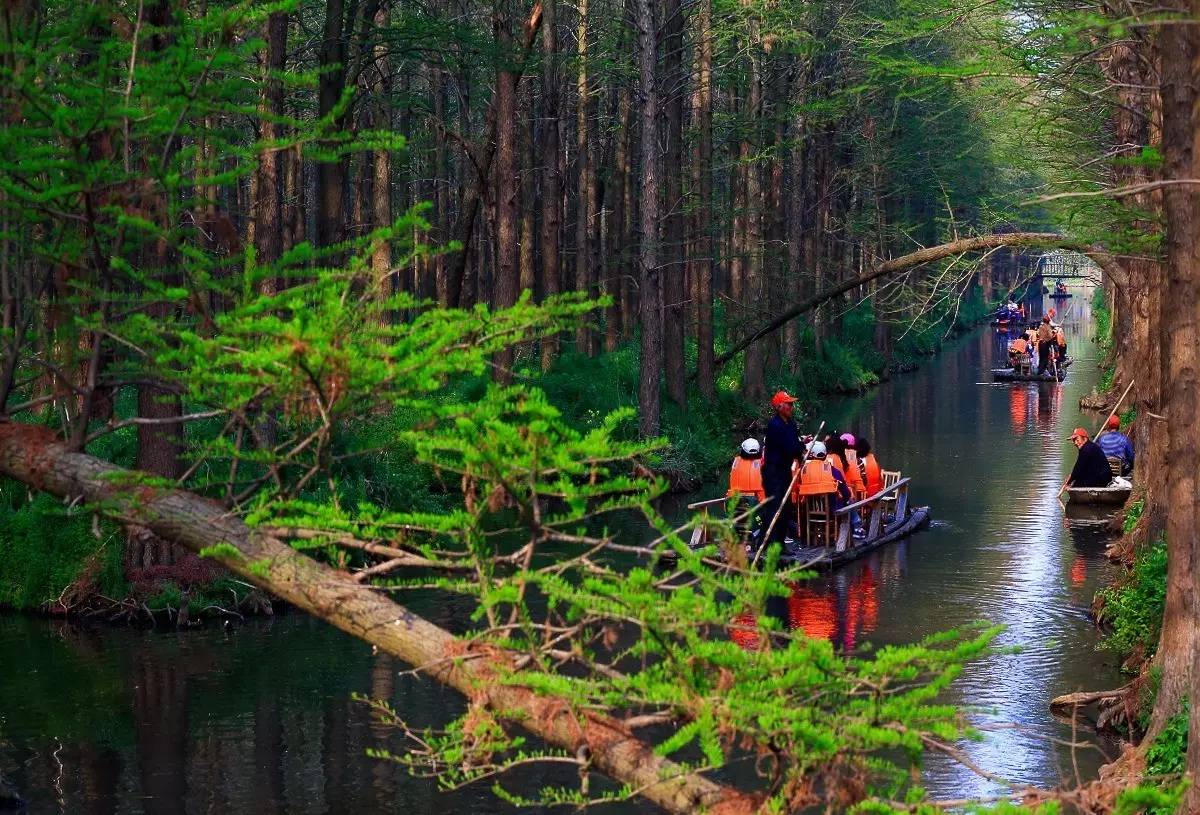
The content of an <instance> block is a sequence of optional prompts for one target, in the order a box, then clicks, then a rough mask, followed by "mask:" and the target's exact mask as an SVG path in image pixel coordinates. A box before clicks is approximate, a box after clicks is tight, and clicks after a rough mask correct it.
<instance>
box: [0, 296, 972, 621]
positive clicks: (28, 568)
mask: <svg viewBox="0 0 1200 815" xmlns="http://www.w3.org/2000/svg"><path fill="white" fill-rule="evenodd" d="M990 313H991V312H990V309H989V308H988V307H987V306H986V305H985V304H984V303H983V301H982V299H981V298H980V297H979V295H978V292H976V294H975V295H974V296H972V297H971V298H970V299H968V300H967V301H966V302H964V303H962V304H961V305H960V306H959V308H958V309H957V310H956V311H955V312H954V313H952V314H951V313H941V314H938V313H934V314H928V315H924V316H923V317H921V318H920V319H919V321H917V322H916V323H915V324H914V325H913V326H912V330H911V331H909V332H907V333H905V334H904V336H903V338H901V339H899V340H897V341H896V342H895V343H894V345H893V347H892V348H891V349H889V352H888V353H884V352H882V351H880V350H879V349H877V348H876V347H875V346H874V326H875V317H874V315H873V313H872V310H871V308H870V305H869V304H863V305H859V306H858V307H856V308H854V309H851V310H850V311H848V312H847V313H846V314H845V315H844V316H843V320H842V333H841V335H839V336H836V337H830V338H827V339H825V340H824V342H823V343H822V344H821V348H820V350H819V351H818V350H817V349H816V347H815V343H814V340H813V336H812V334H811V331H810V332H808V333H807V334H805V335H804V337H803V338H802V347H803V355H802V360H803V361H802V362H801V363H800V364H799V365H798V366H797V369H796V371H795V373H794V374H791V375H786V376H785V375H784V374H780V375H778V378H777V381H776V379H772V380H771V381H769V382H768V386H769V389H770V390H774V389H776V388H786V389H788V390H789V391H790V392H793V393H795V394H796V395H798V396H799V397H800V399H801V402H800V407H801V409H802V412H803V414H804V415H807V416H810V417H811V416H812V415H814V414H815V413H816V412H818V411H819V410H820V408H821V406H822V404H823V403H824V401H825V400H827V399H829V398H831V397H835V396H842V395H852V394H862V393H865V392H866V391H868V390H869V389H870V388H873V387H876V386H878V385H880V384H881V383H883V382H885V381H887V380H888V379H889V378H890V377H891V376H892V375H894V374H896V373H902V372H907V371H913V370H916V369H917V368H919V367H920V366H921V365H922V364H924V363H925V362H926V361H928V360H929V359H930V358H931V357H933V356H935V355H936V354H937V353H938V352H939V351H940V350H941V348H942V347H943V345H944V343H945V342H946V341H948V340H949V339H951V338H953V337H957V336H959V335H961V334H963V333H965V332H967V331H970V330H972V329H973V328H975V327H977V326H978V325H979V324H980V323H982V322H983V321H984V320H985V319H987V317H988V316H989V315H990ZM688 353H689V358H692V357H694V354H695V347H694V344H693V345H692V346H691V347H690V348H689V349H688ZM742 361H743V360H742V358H740V357H739V358H737V359H736V360H734V361H733V362H731V363H730V364H728V365H727V366H726V368H725V369H724V370H723V371H722V373H721V375H720V376H719V378H718V380H717V393H716V397H715V398H714V399H712V400H702V399H699V398H694V399H691V400H690V401H689V404H690V405H691V407H690V408H689V410H688V411H686V412H685V411H681V410H677V409H674V406H673V405H671V404H670V403H668V404H667V407H666V410H664V413H663V438H664V439H665V442H666V444H665V445H664V447H663V448H662V449H661V451H660V453H659V455H658V458H657V462H656V466H655V467H654V470H655V472H656V473H658V474H659V475H661V476H663V477H665V478H666V479H667V480H668V481H669V483H670V490H671V491H672V492H690V491H693V490H695V489H698V488H699V487H700V486H701V485H702V484H704V483H706V482H709V481H712V480H713V479H719V478H720V477H721V476H722V475H723V474H724V471H725V468H726V467H727V465H728V460H729V458H730V456H731V455H732V454H733V453H732V451H733V447H734V443H733V441H732V440H733V439H734V437H735V436H736V435H738V434H739V433H741V434H752V433H754V432H755V431H756V430H760V429H761V428H760V427H759V425H761V423H762V421H763V420H764V418H765V412H764V410H763V409H762V408H760V407H759V406H756V405H753V404H751V403H750V402H748V401H746V400H745V399H744V398H743V396H742V394H741V391H740V389H739V383H740V381H741V378H742V372H741V370H740V368H741V365H742ZM526 362H527V363H528V364H527V365H525V366H522V360H521V359H518V360H517V362H516V366H515V368H516V371H517V377H518V378H521V379H524V380H525V381H526V382H527V383H529V384H531V385H533V386H536V387H539V388H541V389H542V390H543V391H544V392H545V393H546V394H547V396H548V397H549V399H550V401H551V402H552V403H553V404H554V405H555V406H556V407H557V408H559V409H560V410H561V411H562V412H563V415H564V416H565V418H566V420H567V421H568V422H569V423H570V424H572V425H573V426H575V427H576V429H578V430H581V431H587V430H589V429H591V428H593V427H594V426H596V424H597V423H599V422H601V421H603V420H604V417H605V416H608V415H609V414H611V413H612V412H613V411H616V410H619V409H621V408H630V407H633V408H636V404H637V377H638V368H639V360H638V351H637V346H636V344H635V343H632V342H631V343H626V344H624V345H622V346H621V347H619V348H618V349H617V350H616V351H613V352H607V353H601V354H598V355H596V356H593V357H589V356H586V355H583V354H577V353H573V352H571V351H569V350H566V349H564V352H563V353H562V354H561V356H560V358H559V359H558V360H557V361H556V363H555V365H554V366H553V367H552V368H551V369H550V370H548V371H545V372H542V371H540V370H538V369H537V368H536V360H527V361H526ZM487 384H488V380H487V379H486V378H485V377H482V376H480V377H472V378H467V379H463V380H461V381H459V382H457V383H454V384H453V385H452V386H451V390H452V391H453V396H454V398H459V399H462V398H466V399H470V398H473V397H474V396H476V395H477V394H481V393H482V392H483V391H484V389H486V387H487ZM693 395H694V396H698V395H697V394H693ZM122 408H124V409H126V410H128V411H132V410H133V406H132V405H122V404H121V403H120V402H118V406H117V410H118V414H120V413H121V412H122ZM419 421H420V417H417V416H406V415H402V414H394V415H391V416H388V417H385V418H382V419H380V420H374V421H371V422H367V423H364V424H363V425H362V426H361V427H360V428H359V432H361V433H363V434H366V435H370V436H377V437H378V443H379V444H380V445H381V446H383V447H385V448H387V447H388V446H389V442H388V439H389V437H393V436H398V435H399V433H398V432H397V431H398V430H399V429H400V428H408V427H411V426H413V425H414V424H415V423H417V422H419ZM211 429H212V428H211V427H210V426H208V425H206V424H205V423H204V422H198V423H195V424H193V425H192V426H190V427H189V428H188V442H189V445H192V446H194V447H200V446H201V444H200V441H199V440H200V439H202V438H204V437H205V434H206V432H208V431H211ZM135 446H136V438H135V433H134V430H133V428H129V429H128V430H122V431H117V432H116V433H113V434H111V435H109V436H106V437H104V438H103V439H102V440H101V441H100V442H99V443H98V444H97V447H102V448H103V449H101V450H94V452H96V453H97V454H98V455H101V456H102V457H104V458H105V459H107V460H110V461H115V462H118V463H123V464H125V465H126V466H132V464H133V462H134V458H135ZM407 458H408V459H409V460H410V461H411V451H407ZM341 483H342V484H343V485H346V484H349V485H351V486H350V492H351V496H352V495H353V493H355V492H357V493H358V495H359V497H366V498H370V499H371V500H373V501H379V502H381V503H382V505H384V506H388V505H395V506H405V507H414V508H416V509H419V510H420V509H434V508H436V507H438V506H442V505H446V504H447V499H448V498H449V497H450V496H451V495H452V494H453V492H454V490H455V489H456V485H453V484H447V483H446V482H445V481H444V480H443V479H441V478H440V477H439V475H438V474H437V473H436V472H434V471H433V470H431V469H430V468H428V467H425V466H422V465H419V464H416V463H415V462H412V463H411V466H408V465H406V451H405V450H404V449H403V448H402V447H396V446H395V445H391V449H389V450H388V453H387V455H385V456H383V457H381V458H377V459H372V460H371V461H369V462H368V461H358V462H357V463H356V464H355V465H354V469H353V470H352V471H347V472H344V473H343V474H342V481H341ZM126 534H127V532H126V530H124V529H122V528H121V527H120V526H119V525H117V524H114V523H112V522H109V521H104V520H100V519H99V518H98V517H96V516H93V515H92V514H90V513H87V512H79V511H76V510H75V509H74V508H73V507H71V506H66V505H64V504H63V503H62V502H61V501H58V500H56V499H54V498H52V497H51V496H49V495H46V494H44V493H33V492H30V491H29V490H28V489H27V488H26V487H25V486H23V485H21V484H19V483H17V482H14V481H12V480H10V479H0V611H7V612H27V613H38V614H44V615H48V616H53V617H70V618H74V619H78V620H83V621H87V620H92V621H111V622H118V623H122V622H140V623H144V624H154V625H160V626H161V625H176V626H186V625H191V624H196V623H197V622H198V621H200V620H201V619H204V618H217V619H221V618H240V617H244V616H247V615H269V614H273V613H274V612H275V611H276V610H278V609H279V608H280V607H281V604H280V603H279V602H278V601H273V600H272V599H271V598H270V597H269V596H267V595H266V594H264V593H263V592H262V591H260V590H258V589H256V588H254V587H253V586H251V585H250V584H248V583H246V582H244V581H241V580H238V579H236V578H233V577H231V576H229V575H226V574H224V573H223V571H222V570H220V569H218V568H215V567H213V566H212V565H211V564H210V563H208V562H206V561H205V560H204V559H201V558H197V557H195V556H192V555H185V556H184V557H183V558H182V559H181V560H180V561H179V562H177V563H174V564H170V565H167V566H154V567H150V568H146V569H132V570H127V569H125V568H124V564H123V557H124V553H125V540H124V536H125V535H126Z"/></svg>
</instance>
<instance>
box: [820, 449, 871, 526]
mask: <svg viewBox="0 0 1200 815" xmlns="http://www.w3.org/2000/svg"><path fill="white" fill-rule="evenodd" d="M849 435H850V434H849V433H846V434H843V436H849ZM851 438H853V436H851ZM825 448H826V449H827V450H828V458H829V463H830V464H832V465H833V469H834V477H835V478H837V479H838V480H840V481H844V482H845V483H846V485H847V490H846V492H847V495H846V502H847V503H853V502H854V501H857V500H858V499H859V496H860V495H861V493H862V491H863V490H864V489H866V485H865V484H863V480H862V473H860V472H859V471H858V462H857V460H856V461H855V463H854V468H853V470H851V469H850V467H849V465H848V464H847V462H846V458H847V455H846V448H847V445H846V440H845V438H843V437H841V436H832V437H829V438H827V439H826V440H825ZM839 506H840V505H839ZM850 523H851V524H853V528H854V537H856V538H864V537H866V535H867V529H866V527H865V526H863V522H862V516H861V515H859V513H858V510H856V509H852V510H850Z"/></svg>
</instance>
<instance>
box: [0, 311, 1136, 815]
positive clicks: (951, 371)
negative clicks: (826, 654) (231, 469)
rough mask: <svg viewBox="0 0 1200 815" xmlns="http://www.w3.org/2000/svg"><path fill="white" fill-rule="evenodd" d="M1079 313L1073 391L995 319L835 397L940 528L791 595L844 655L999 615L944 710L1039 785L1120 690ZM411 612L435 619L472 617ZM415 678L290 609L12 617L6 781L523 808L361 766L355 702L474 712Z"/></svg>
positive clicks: (994, 755) (239, 805)
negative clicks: (1095, 507) (1058, 497)
mask: <svg viewBox="0 0 1200 815" xmlns="http://www.w3.org/2000/svg"><path fill="white" fill-rule="evenodd" d="M1086 306H1087V303H1086V298H1085V297H1084V296H1082V294H1081V293H1080V292H1078V290H1077V291H1076V294H1075V297H1074V298H1072V301H1071V304H1070V306H1069V307H1068V308H1067V309H1065V317H1066V326H1067V329H1068V332H1069V334H1070V336H1071V337H1072V341H1073V348H1072V353H1073V354H1074V355H1075V356H1076V358H1077V362H1076V363H1075V365H1074V367H1073V368H1072V369H1071V372H1070V375H1069V376H1068V378H1067V381H1066V383H1064V384H1063V385H1061V386H1056V385H1051V384H1046V385H994V384H991V383H990V382H988V380H989V378H990V377H989V376H988V375H987V371H988V369H989V368H990V367H991V366H992V364H993V363H994V362H995V361H998V360H1000V359H1002V357H1003V355H1004V351H1003V345H1002V343H1001V341H1000V340H998V339H997V338H996V336H995V335H994V334H993V333H992V332H991V331H990V330H985V331H982V332H979V333H976V334H973V335H971V336H969V337H966V338H964V339H962V340H960V341H958V342H957V343H956V344H955V345H954V346H953V347H951V348H949V349H947V351H946V352H945V353H943V354H942V355H941V356H940V357H938V358H937V359H936V360H934V361H933V362H931V363H930V364H928V365H927V366H926V367H925V368H924V369H923V370H921V371H919V372H917V373H914V374H909V375H905V376H901V377H897V378H896V379H895V380H893V381H892V382H889V383H887V384H885V385H884V386H883V387H881V388H879V389H877V390H875V391H874V392H872V393H871V394H869V395H867V396H865V397H862V398H860V399H853V400H846V401H845V402H843V403H840V404H838V405H835V406H834V409H833V413H834V414H836V415H835V417H834V421H835V423H836V424H837V425H838V427H839V428H840V429H849V430H853V431H855V432H859V433H862V434H865V435H867V436H868V437H869V438H870V439H871V441H872V443H873V444H874V445H875V447H876V450H877V453H878V455H879V458H880V461H881V462H882V464H883V465H884V466H885V467H886V468H888V469H900V470H902V471H903V473H904V475H906V476H911V477H912V478H913V480H914V492H913V500H914V501H916V502H918V503H922V504H929V505H931V506H932V507H933V512H934V517H935V518H936V519H937V520H936V521H935V523H934V525H933V526H932V528H930V529H928V530H925V531H923V532H921V533H920V534H918V535H916V536H914V537H913V538H912V539H910V540H908V541H904V542H901V543H899V544H896V545H893V546H890V547H887V548H885V549H884V550H882V551H880V552H877V553H875V554H874V555H873V556H872V557H870V558H868V559H866V560H864V561H860V562H858V563H856V564H852V565H851V566H849V567H847V568H845V569H842V570H840V571H837V572H835V573H832V574H827V575H823V576H820V577H818V578H817V579H815V580H813V581H812V582H811V583H808V584H806V585H805V586H803V587H802V588H801V589H800V590H798V591H797V593H796V594H795V596H794V597H792V598H791V599H790V600H789V601H788V602H787V604H786V605H787V611H786V613H787V614H788V616H789V618H790V619H791V620H792V621H793V622H794V624H796V625H798V626H800V627H803V628H804V630H805V631H807V632H808V633H809V634H810V635H812V636H821V637H828V638H830V639H833V640H834V641H835V642H836V643H838V645H839V646H841V647H843V648H846V649H861V648H863V647H865V644H866V643H872V644H875V645H883V644H888V643H902V642H911V641H913V640H916V639H918V638H920V637H922V636H924V635H926V634H930V633H933V632H936V631H943V630H946V629H948V628H952V627H955V626H957V625H961V624H966V623H970V622H973V621H978V620H987V621H991V622H996V623H1002V624H1004V625H1005V626H1007V629H1006V631H1005V633H1004V634H1003V635H1002V636H1001V638H1000V643H1001V644H1002V645H1012V646H1019V647H1020V648H1021V651H1020V652H1019V653H1016V654H1003V655H997V656H994V657H991V658H988V659H986V660H984V661H982V662H980V663H978V664H975V665H973V666H971V668H970V669H969V670H968V671H967V672H966V674H965V675H964V676H963V677H962V678H961V679H959V680H958V681H957V682H956V683H955V684H954V686H953V688H952V690H951V692H950V700H951V701H954V702H957V703H960V704H964V705H968V706H970V707H972V708H973V709H974V710H975V711H976V712H975V713H973V714H972V715H973V718H974V720H975V721H976V722H977V723H978V724H980V725H981V726H984V727H988V728H990V729H988V730H987V732H985V734H984V738H983V739H982V740H981V741H978V742H970V743H969V744H967V745H966V746H965V749H966V750H967V752H968V754H969V755H970V756H971V757H972V758H973V759H975V760H976V761H977V762H978V763H980V764H981V765H983V766H986V767H987V768H988V769H990V770H991V771H993V772H997V773H999V774H1001V775H1003V776H1006V777H1008V778H1010V779H1012V780H1014V781H1018V782H1028V783H1034V784H1040V785H1054V784H1057V783H1059V782H1060V780H1063V779H1071V778H1073V777H1074V775H1075V772H1076V769H1075V768H1076V766H1077V767H1078V771H1079V773H1080V774H1081V775H1082V776H1083V777H1085V778H1086V777H1088V776H1089V775H1094V773H1095V770H1096V767H1097V766H1098V765H1099V763H1101V761H1102V760H1103V757H1102V755H1101V753H1100V749H1106V750H1110V751H1111V746H1108V745H1105V744H1104V743H1103V742H1098V743H1096V742H1093V740H1092V739H1090V738H1089V737H1088V736H1087V734H1086V732H1084V731H1081V732H1080V733H1079V739H1080V740H1083V741H1088V742H1089V743H1095V744H1096V748H1097V749H1083V750H1078V751H1075V752H1076V755H1075V756H1074V759H1073V757H1072V751H1071V750H1070V749H1068V748H1067V747H1065V746H1063V744H1062V742H1065V741H1069V740H1070V738H1071V736H1072V729H1071V726H1070V725H1069V723H1066V724H1064V723H1060V722H1056V721H1055V720H1054V719H1053V718H1051V716H1050V714H1049V711H1048V709H1047V702H1048V701H1049V699H1050V698H1051V697H1053V696H1055V695H1057V694H1060V693H1066V692H1069V691H1073V690H1080V689H1085V688H1087V689H1090V688H1098V687H1110V686H1113V685H1115V684H1116V683H1118V682H1119V681H1120V678H1119V676H1118V674H1117V669H1116V666H1115V664H1114V660H1113V659H1112V657H1111V656H1110V655H1108V654H1107V653H1105V652H1103V651H1098V650H1097V647H1096V646H1097V643H1098V636H1097V634H1096V632H1095V631H1094V629H1093V627H1092V625H1091V623H1090V622H1089V621H1088V619H1087V610H1088V606H1089V603H1090V601H1091V597H1092V595H1093V593H1094V591H1095V590H1096V588H1097V587H1099V586H1100V585H1103V583H1104V582H1106V581H1107V580H1108V579H1109V578H1110V577H1111V569H1112V567H1110V566H1109V565H1108V564H1107V562H1106V561H1105V560H1104V558H1103V554H1102V553H1103V547H1104V543H1105V540H1106V537H1105V533H1104V532H1103V531H1101V530H1100V529H1099V528H1098V527H1097V526H1096V525H1095V524H1088V523H1081V522H1074V521H1073V522H1070V523H1068V522H1065V521H1064V518H1063V513H1062V511H1061V509H1060V507H1059V505H1058V504H1057V502H1056V501H1055V498H1054V494H1055V492H1056V490H1057V489H1058V486H1059V485H1060V484H1061V482H1062V480H1063V479H1064V478H1065V475H1066V473H1067V472H1068V471H1069V469H1070V465H1071V463H1072V462H1073V460H1074V450H1073V449H1072V448H1071V445H1070V444H1069V442H1067V441H1066V437H1067V436H1068V435H1069V433H1070V430H1071V428H1073V427H1074V426H1076V425H1079V424H1083V425H1085V426H1088V427H1089V428H1090V427H1091V426H1092V425H1093V424H1094V422H1095V421H1096V417H1093V416H1087V417H1081V416H1080V414H1079V410H1078V408H1077V405H1078V400H1079V397H1080V396H1081V395H1082V394H1084V393H1086V392H1087V391H1088V390H1089V389H1090V388H1091V386H1092V385H1093V384H1094V382H1095V380H1096V375H1097V372H1096V361H1095V350H1094V346H1093V345H1091V344H1090V343H1089V342H1087V341H1086V339H1085V338H1086V337H1088V336H1090V333H1091V332H1090V315H1089V314H1088V313H1087V308H1086ZM997 364H999V363H998V362H997ZM420 611H421V612H422V613H424V614H426V615H428V616H430V617H431V618H432V619H434V620H435V621H438V622H443V623H445V622H446V621H449V620H453V619H455V618H456V617H458V618H461V616H462V614H463V611H464V609H461V608H456V607H454V606H453V605H452V604H447V605H441V606H438V607H436V608H425V609H420ZM403 667H404V666H402V665H400V664H398V663H397V662H395V661H394V660H392V659H390V658H388V657H386V656H382V655H372V653H371V650H370V648H369V647H368V646H366V645H363V644H362V643H360V642H358V641H357V640H354V639H352V638H350V637H348V636H346V635H343V634H341V633H339V632H337V631H335V630H333V629H331V628H329V627H328V626H325V625H323V624H321V623H318V622H315V621H313V620H311V619H308V618H306V617H304V616H302V615H299V614H291V615H285V616H282V617H280V618H277V619H268V620H255V621H249V622H247V623H246V624H244V625H241V626H238V627H237V628H236V629H235V630H233V631H232V632H229V633H226V632H224V631H222V630H220V629H219V628H216V627H209V628H205V629H202V630H198V631H189V632H186V633H179V634H173V633H172V634H165V633H161V632H157V633H156V632H147V631H138V630H131V629H122V628H97V629H80V628H77V627H74V626H69V625H64V624H62V623H60V622H54V621H49V620H45V619H40V618H34V617H26V616H0V775H2V776H3V777H4V778H5V779H7V781H8V782H9V783H10V784H11V785H13V786H14V787H16V788H17V789H18V790H20V792H21V793H22V794H23V795H24V796H25V797H26V798H27V799H28V800H29V801H30V804H31V806H30V810H29V811H30V812H31V813H89V815H116V814H117V813H121V814H122V815H124V814H125V813H149V814H151V815H157V814H158V813H189V815H191V814H193V813H222V815H241V814H242V813H244V814H245V815H282V814H283V813H288V815H307V814H308V813H312V815H321V814H324V813H328V814H330V815H332V814H333V813H393V812H394V813H412V812H418V813H438V812H448V813H449V812H454V813H462V812H472V813H476V812H512V811H514V810H513V809H512V808H511V807H509V806H507V805H505V804H502V803H500V802H498V801H497V800H496V799H495V798H494V797H493V796H492V795H491V793H490V792H489V791H488V789H487V787H486V786H485V785H483V786H479V787H478V788H471V789H469V790H465V791H459V792H454V793H440V792H438V791H437V790H436V788H435V785H434V784H433V783H432V782H429V781H418V780H412V779H410V778H409V777H408V776H407V775H406V774H405V773H404V772H403V771H402V770H400V769H399V768H397V767H396V766H394V765H392V764H389V763H387V762H383V761H379V760H375V759H372V758H369V757H367V755H366V751H367V749H370V748H376V749H379V748H382V749H387V748H389V747H391V748H394V749H399V744H398V742H396V741H395V740H394V737H393V736H391V735H390V734H388V733H386V732H383V731H381V730H379V729H378V728H377V727H375V726H374V725H373V724H372V721H371V717H370V715H369V713H368V711H367V710H366V709H365V707H364V706H363V705H362V704H360V703H357V702H355V701H353V700H352V698H351V696H352V694H354V693H367V694H370V695H372V696H374V697H377V698H389V699H391V700H392V703H393V705H395V706H396V708H397V709H399V710H403V711H404V712H405V714H406V715H407V716H408V717H409V718H410V719H411V720H413V722H414V723H415V724H417V725H422V724H430V725H431V724H435V723H437V722H438V721H443V720H444V717H445V715H446V714H447V713H448V712H454V711H458V710H459V709H460V708H461V701H460V700H459V698H458V697H457V696H456V694H454V693H453V692H451V691H447V690H444V689H442V688H440V687H438V686H436V685H433V684H432V683H429V682H425V681H421V680H417V679H414V678H412V677H409V676H407V675H404V674H402V673H400V672H401V671H402V670H403ZM528 780H529V782H530V784H531V786H532V787H535V788H536V787H538V786H541V784H542V783H543V782H544V781H547V780H549V779H548V778H543V777H541V776H537V775H532V776H531V777H530V778H529V779H528ZM559 780H563V779H559ZM927 783H928V785H929V787H930V788H931V789H932V790H933V791H934V792H935V793H936V794H938V795H950V796H953V797H960V796H970V795H977V794H989V793H992V792H995V791H996V790H995V787H993V786H992V785H991V784H990V783H988V782H985V781H983V780H982V779H979V778H977V777H976V776H974V775H973V774H972V773H971V772H970V771H968V770H966V769H965V768H963V767H961V766H959V765H956V764H952V763H950V762H948V761H941V760H936V759H935V760H932V761H931V762H930V766H929V768H928V770H927ZM642 809H646V808H645V807H643V806H641V805H625V806H623V807H620V808H616V809H615V811H624V812H629V811H637V810H642Z"/></svg>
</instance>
